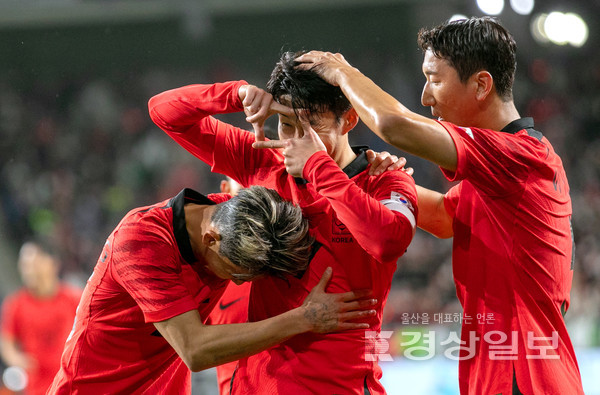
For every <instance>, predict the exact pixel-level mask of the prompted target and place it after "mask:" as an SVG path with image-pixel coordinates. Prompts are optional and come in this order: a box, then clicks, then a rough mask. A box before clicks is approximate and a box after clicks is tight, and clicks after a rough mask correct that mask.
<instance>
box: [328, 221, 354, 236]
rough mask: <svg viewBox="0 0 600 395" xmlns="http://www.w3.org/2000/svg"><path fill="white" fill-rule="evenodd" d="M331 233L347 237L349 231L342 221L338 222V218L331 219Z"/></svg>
mask: <svg viewBox="0 0 600 395" xmlns="http://www.w3.org/2000/svg"><path fill="white" fill-rule="evenodd" d="M331 233H332V234H334V235H349V234H350V231H349V230H348V227H347V226H346V225H344V223H343V222H342V221H340V220H339V219H338V218H333V222H332V225H331Z"/></svg>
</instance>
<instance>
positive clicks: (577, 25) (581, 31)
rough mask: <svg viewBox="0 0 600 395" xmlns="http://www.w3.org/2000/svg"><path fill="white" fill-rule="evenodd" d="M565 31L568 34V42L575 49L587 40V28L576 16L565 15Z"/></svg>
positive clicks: (571, 14) (581, 19)
mask: <svg viewBox="0 0 600 395" xmlns="http://www.w3.org/2000/svg"><path fill="white" fill-rule="evenodd" d="M565 22H566V26H565V30H567V32H568V41H569V43H570V44H571V45H573V46H575V47H581V46H582V45H583V44H585V42H586V41H587V39H588V35H589V31H588V26H587V24H586V23H585V21H584V20H583V18H581V17H580V16H579V15H577V14H573V13H567V14H565Z"/></svg>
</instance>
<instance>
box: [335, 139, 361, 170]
mask: <svg viewBox="0 0 600 395" xmlns="http://www.w3.org/2000/svg"><path fill="white" fill-rule="evenodd" d="M338 148H340V149H339V150H337V149H334V151H333V152H332V153H331V158H332V159H333V160H334V161H335V163H337V165H338V166H339V167H340V168H341V169H343V168H344V167H346V166H348V165H349V164H350V163H352V161H353V160H354V159H356V154H355V153H354V151H352V148H351V147H350V144H348V143H347V142H346V143H345V144H340V146H339V147H338Z"/></svg>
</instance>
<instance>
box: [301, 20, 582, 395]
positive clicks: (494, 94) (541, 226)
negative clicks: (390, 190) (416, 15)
mask: <svg viewBox="0 0 600 395" xmlns="http://www.w3.org/2000/svg"><path fill="white" fill-rule="evenodd" d="M418 41H419V45H420V47H421V49H422V50H423V52H424V60H423V73H424V74H425V78H426V81H425V86H424V88H423V93H422V96H421V101H422V104H423V105H424V106H428V107H431V113H432V115H433V116H435V117H437V118H438V119H437V120H433V119H429V118H426V117H423V116H420V115H418V114H416V113H414V112H411V111H410V110H408V109H407V108H406V107H404V106H403V105H402V104H401V103H399V102H398V101H397V100H396V99H394V98H393V97H391V96H390V95H388V94H387V93H385V92H384V91H383V90H382V89H381V88H379V87H378V86H377V85H375V84H374V83H373V82H372V81H371V80H370V79H369V78H367V77H366V76H364V75H363V74H362V73H361V72H360V71H359V70H357V69H356V68H354V67H352V66H351V65H350V64H348V62H346V60H345V59H344V58H343V56H342V55H340V54H331V53H324V52H319V51H314V52H313V51H311V52H309V53H308V54H306V55H304V56H302V57H301V58H299V59H298V60H299V61H300V62H302V63H303V64H302V65H301V66H299V68H301V69H303V70H313V71H315V72H317V73H318V74H319V75H320V76H321V77H323V78H324V79H325V80H326V81H328V82H329V83H331V84H333V85H335V86H339V87H340V88H341V90H342V91H343V92H344V95H345V96H346V97H347V98H348V99H349V100H350V102H351V103H352V105H353V106H354V108H355V109H356V110H357V112H358V114H359V115H360V118H361V119H362V120H363V121H364V122H365V123H366V124H367V126H369V128H370V129H371V130H372V131H374V132H375V133H376V134H377V135H378V136H380V137H381V138H383V139H384V140H385V141H387V142H389V143H390V144H392V145H394V146H396V147H398V148H400V149H402V150H405V151H407V152H410V153H412V154H415V155H418V156H421V157H423V158H425V159H428V160H430V161H432V162H434V163H436V164H438V165H439V166H441V168H442V171H443V173H444V175H445V176H446V177H447V178H448V179H449V180H451V181H460V183H458V184H457V185H456V186H454V187H452V188H451V189H450V191H448V192H447V193H446V194H440V193H437V192H434V191H430V190H427V189H425V188H421V187H417V190H418V196H419V214H420V215H419V220H418V225H419V226H420V227H421V228H423V229H425V230H427V231H429V232H431V233H433V234H434V235H436V236H439V237H452V236H454V244H453V257H452V258H453V259H452V261H453V271H454V281H455V283H456V289H457V294H458V298H459V300H460V302H461V304H462V306H463V310H464V315H463V324H462V336H461V341H462V345H463V350H462V351H461V355H460V357H461V359H460V362H459V381H460V390H461V393H463V394H498V393H502V394H509V393H513V394H520V393H525V394H538V393H539V394H582V393H583V389H582V384H581V377H580V373H579V368H578V366H577V360H576V357H575V352H574V350H573V346H572V344H571V340H570V339H569V335H568V333H567V329H566V326H565V322H564V318H563V315H564V314H565V313H566V311H567V309H568V307H569V299H570V298H569V293H570V290H571V281H572V278H573V252H574V246H573V238H572V229H571V211H572V209H571V199H570V197H569V185H568V182H567V177H566V174H565V171H564V168H563V165H562V162H561V160H560V158H559V156H558V155H557V154H556V152H555V151H554V149H553V147H552V145H551V144H550V142H549V141H548V140H547V139H546V138H545V137H544V136H543V135H542V133H540V132H539V131H537V130H536V129H534V123H533V119H531V118H521V116H520V115H519V113H518V111H517V109H516V107H515V104H514V101H513V96H512V85H513V81H514V75H515V69H516V61H515V59H516V56H515V52H516V44H515V41H514V39H513V37H512V35H511V34H510V33H509V32H508V31H507V30H506V29H505V28H504V27H503V26H502V25H501V24H500V23H498V21H496V20H495V19H493V18H490V17H482V18H469V19H463V20H458V21H453V22H446V23H443V24H441V25H439V26H437V27H434V28H432V29H422V30H421V31H420V32H419V36H418Z"/></svg>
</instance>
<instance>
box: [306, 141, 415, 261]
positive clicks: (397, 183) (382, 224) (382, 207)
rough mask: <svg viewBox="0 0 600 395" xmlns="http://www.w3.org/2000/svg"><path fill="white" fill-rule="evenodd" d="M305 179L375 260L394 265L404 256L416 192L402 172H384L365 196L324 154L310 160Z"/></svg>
mask: <svg viewBox="0 0 600 395" xmlns="http://www.w3.org/2000/svg"><path fill="white" fill-rule="evenodd" d="M303 175H304V178H305V179H306V180H308V181H309V182H310V183H312V184H313V185H314V186H315V189H316V190H317V192H318V193H319V194H320V195H322V196H324V197H325V198H326V199H327V200H328V201H329V202H330V203H331V206H332V207H333V209H334V210H335V213H336V215H337V216H338V218H339V219H340V220H341V221H342V222H343V223H344V224H345V225H346V226H347V227H348V229H349V230H350V232H351V233H352V235H353V236H354V237H355V238H356V240H357V242H358V243H359V244H360V245H361V247H362V248H364V249H365V251H367V252H368V253H369V254H370V255H371V256H373V258H375V259H376V260H377V261H379V262H390V261H394V262H395V261H396V260H397V259H398V258H399V257H400V256H401V255H402V254H404V252H405V251H406V248H407V247H408V245H409V244H410V242H411V240H412V237H413V235H414V231H415V226H416V216H417V209H416V207H417V191H416V188H415V182H414V180H413V179H412V177H410V176H409V175H407V174H406V173H404V172H402V171H392V172H385V173H383V174H382V175H381V176H379V177H378V178H377V181H376V182H374V183H373V184H371V185H370V187H369V189H371V190H370V191H369V193H366V192H365V191H363V190H362V189H361V188H360V187H359V186H358V185H356V184H355V183H354V182H353V181H352V180H350V179H349V178H348V176H347V175H346V174H345V173H344V172H343V171H342V169H340V168H339V166H338V165H337V164H336V163H335V162H334V161H333V159H331V157H330V156H329V155H327V152H325V151H319V152H317V153H315V154H314V155H312V156H311V157H310V158H309V159H308V161H307V162H306V165H305V166H304V174H303ZM374 241H376V242H374Z"/></svg>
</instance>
